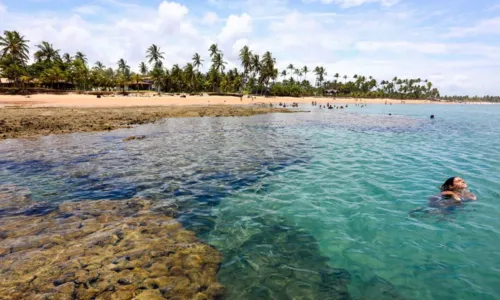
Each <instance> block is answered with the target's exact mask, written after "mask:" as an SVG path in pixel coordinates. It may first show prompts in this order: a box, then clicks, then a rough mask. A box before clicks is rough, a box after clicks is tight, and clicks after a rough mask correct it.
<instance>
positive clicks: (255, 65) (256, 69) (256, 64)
mask: <svg viewBox="0 0 500 300" xmlns="http://www.w3.org/2000/svg"><path fill="white" fill-rule="evenodd" d="M251 69H252V71H253V76H254V77H257V74H260V70H261V64H260V56H259V55H258V54H254V55H253V56H252V67H251Z"/></svg>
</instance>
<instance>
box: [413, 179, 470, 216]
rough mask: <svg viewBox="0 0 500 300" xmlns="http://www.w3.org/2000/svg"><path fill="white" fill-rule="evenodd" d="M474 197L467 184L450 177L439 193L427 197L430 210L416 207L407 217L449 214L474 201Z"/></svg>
mask: <svg viewBox="0 0 500 300" xmlns="http://www.w3.org/2000/svg"><path fill="white" fill-rule="evenodd" d="M476 200H477V198H476V196H475V195H474V194H473V193H471V192H469V190H468V189H467V183H465V181H464V180H463V179H462V178H460V177H451V178H449V179H448V180H446V181H445V183H443V185H442V186H441V192H440V193H439V194H437V195H435V196H431V197H429V202H428V206H429V207H430V208H425V207H418V208H416V209H413V210H411V211H410V212H409V216H416V213H424V214H435V215H437V214H449V213H451V212H452V211H453V210H454V209H455V208H456V207H458V206H461V205H462V204H463V203H464V202H468V201H476Z"/></svg>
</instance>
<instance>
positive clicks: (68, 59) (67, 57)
mask: <svg viewBox="0 0 500 300" xmlns="http://www.w3.org/2000/svg"><path fill="white" fill-rule="evenodd" d="M62 60H63V62H64V63H65V64H70V63H71V61H72V60H73V58H72V57H71V55H69V53H64V54H63V56H62Z"/></svg>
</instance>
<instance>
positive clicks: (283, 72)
mask: <svg viewBox="0 0 500 300" xmlns="http://www.w3.org/2000/svg"><path fill="white" fill-rule="evenodd" d="M281 77H283V81H284V80H285V77H286V70H283V71H281Z"/></svg>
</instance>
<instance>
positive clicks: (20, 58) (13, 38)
mask: <svg viewBox="0 0 500 300" xmlns="http://www.w3.org/2000/svg"><path fill="white" fill-rule="evenodd" d="M28 42H29V41H28V40H26V39H25V38H24V36H22V35H20V34H19V32H17V31H8V30H6V31H4V35H3V36H0V51H1V56H0V58H1V59H2V65H0V67H1V68H0V69H2V72H3V73H4V74H6V77H7V78H9V79H13V80H14V83H15V84H16V86H17V85H18V82H19V76H21V74H22V73H23V72H24V71H25V69H26V63H27V62H28V60H29V47H28Z"/></svg>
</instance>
